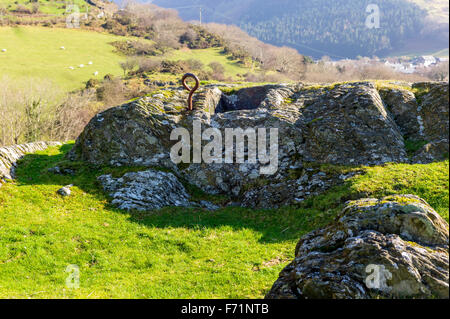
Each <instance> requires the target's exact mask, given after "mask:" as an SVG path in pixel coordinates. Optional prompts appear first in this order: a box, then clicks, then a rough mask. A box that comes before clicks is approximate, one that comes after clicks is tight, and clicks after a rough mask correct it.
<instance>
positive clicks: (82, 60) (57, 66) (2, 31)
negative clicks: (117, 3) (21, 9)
mask: <svg viewBox="0 0 450 319" xmlns="http://www.w3.org/2000/svg"><path fill="white" fill-rule="evenodd" d="M117 39H120V37H117V36H113V35H109V34H102V33H96V32H88V31H83V30H74V29H53V28H43V27H42V28H41V27H19V28H10V27H4V28H0V49H3V48H5V49H7V52H0V68H1V70H2V75H8V76H11V77H13V78H19V79H20V78H25V77H27V78H29V77H35V78H38V79H49V80H52V81H54V82H55V83H56V84H57V85H59V86H61V87H62V88H63V89H66V90H73V89H78V88H81V87H82V86H83V84H84V82H86V81H87V80H89V79H90V78H95V76H94V75H93V73H94V72H95V71H98V72H99V74H98V76H97V78H101V77H103V76H104V75H105V74H107V73H110V74H114V75H120V74H122V73H123V71H122V69H121V68H120V66H119V62H120V61H123V60H124V57H122V56H120V55H118V54H117V53H114V50H115V48H114V47H113V46H111V45H110V44H109V43H110V42H112V41H115V40H117ZM62 46H64V47H65V48H66V49H65V50H61V49H60V48H61V47H62ZM89 61H92V62H93V64H92V65H88V62H89ZM80 64H84V65H85V67H84V68H79V67H78V66H79V65H80ZM70 66H72V67H74V68H75V69H74V70H70V69H69V67H70Z"/></svg>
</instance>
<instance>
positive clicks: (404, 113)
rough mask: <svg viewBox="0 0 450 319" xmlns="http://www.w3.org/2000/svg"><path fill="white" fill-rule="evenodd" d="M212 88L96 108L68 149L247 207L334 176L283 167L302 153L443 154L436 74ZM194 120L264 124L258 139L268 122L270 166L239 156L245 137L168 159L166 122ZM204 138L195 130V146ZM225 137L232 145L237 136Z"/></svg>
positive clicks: (312, 189)
mask: <svg viewBox="0 0 450 319" xmlns="http://www.w3.org/2000/svg"><path fill="white" fill-rule="evenodd" d="M220 88H221V87H220V86H208V87H204V88H202V89H200V90H199V91H198V93H196V94H195V96H194V106H195V108H194V110H193V111H192V112H188V111H186V100H187V95H188V92H187V91H186V90H183V89H182V88H170V89H166V90H161V92H162V93H161V92H160V93H157V94H153V95H149V96H146V97H143V98H140V99H137V100H135V101H132V102H130V103H127V104H124V105H121V106H118V107H115V108H111V109H109V110H106V111H104V112H102V113H100V114H98V115H97V116H95V117H94V118H93V119H92V120H91V122H90V123H89V124H88V125H87V127H86V128H85V130H84V131H83V133H82V134H81V135H80V137H79V138H78V139H77V142H76V144H75V146H74V148H73V150H72V151H71V152H70V153H69V158H70V159H72V160H82V161H87V162H89V163H92V164H96V165H109V166H144V167H149V168H151V167H163V168H165V169H168V170H170V171H172V172H173V173H174V175H175V176H177V177H182V178H184V179H185V180H188V181H189V182H190V183H191V184H193V185H195V186H197V187H199V188H201V189H202V190H203V191H205V192H207V193H209V194H225V195H227V196H231V197H232V200H233V201H234V202H240V203H241V204H242V205H244V206H248V207H263V208H268V207H272V208H273V207H280V206H283V205H290V204H295V203H298V202H301V201H302V200H304V199H305V198H307V197H309V196H313V195H317V194H319V193H320V192H323V191H324V190H326V189H328V188H330V187H332V186H334V185H337V184H339V183H341V181H340V180H339V179H338V178H335V176H327V177H323V176H322V177H320V176H315V177H314V176H313V175H317V174H318V173H320V172H312V173H309V174H308V176H306V177H305V176H301V177H299V178H292V177H291V174H290V172H291V171H292V170H293V169H294V170H301V169H302V167H303V166H304V165H305V164H307V163H320V164H335V165H347V166H348V165H350V166H360V165H380V164H384V163H389V162H397V163H408V162H411V160H412V161H417V162H420V163H422V162H429V161H433V160H435V159H436V160H439V159H442V158H445V157H446V156H448V139H447V136H446V135H445V133H446V132H447V135H448V117H447V118H441V117H439V121H440V122H439V123H437V122H436V119H435V117H436V116H435V114H434V111H435V110H439V111H440V112H443V113H445V112H447V113H446V114H448V96H446V95H445V94H447V93H448V91H446V90H445V88H443V87H442V84H441V83H430V84H428V86H427V92H428V93H427V94H424V95H421V96H420V99H419V100H420V101H419V100H418V99H417V98H416V97H415V95H414V94H413V93H411V92H409V91H408V92H405V91H402V90H400V89H398V90H397V89H391V90H384V91H383V90H380V91H379V90H378V89H377V88H376V87H375V85H374V84H373V83H371V82H355V83H341V84H335V85H333V86H330V87H319V88H311V87H306V86H304V85H284V84H283V85H282V84H280V85H264V86H260V87H251V88H241V89H232V90H231V91H229V90H228V88H227V90H228V92H227V94H225V93H223V92H222V91H221V90H220ZM227 90H225V91H227ZM230 92H231V93H230ZM446 92H447V93H446ZM380 93H381V95H380ZM441 95H442V96H441ZM436 103H437V104H436ZM436 105H437V106H436ZM419 119H420V120H419ZM194 122H198V123H200V125H201V129H202V132H204V131H205V130H207V129H214V130H217V131H219V132H220V134H221V135H222V136H225V135H226V130H227V129H228V130H236V129H242V130H246V129H257V128H265V129H267V141H269V133H268V132H269V130H270V129H276V130H277V132H278V141H277V142H278V143H276V144H274V143H272V146H274V147H276V148H277V151H278V154H277V163H276V164H277V170H276V172H275V173H274V174H271V175H270V176H268V175H264V174H262V173H261V169H262V168H263V167H264V166H265V164H264V165H263V164H261V162H260V157H259V154H258V156H257V160H256V163H252V162H250V161H249V160H248V154H249V153H248V145H247V147H246V148H245V156H246V158H245V160H244V162H243V163H236V162H233V163H225V162H224V160H222V161H219V162H213V163H205V162H201V163H194V162H193V161H192V150H193V143H192V142H191V143H190V145H189V150H190V153H191V154H190V159H191V161H190V162H189V163H181V164H175V163H174V162H172V160H171V157H170V151H171V148H172V146H174V145H175V144H176V143H177V142H178V141H177V140H171V139H170V135H171V132H172V131H173V130H174V129H176V128H184V129H186V130H187V131H188V132H189V134H190V137H191V138H192V137H193V135H194V134H193V126H194ZM422 126H423V127H422ZM247 138H248V136H247ZM405 138H409V139H418V138H423V139H425V140H427V141H429V142H430V143H431V144H430V145H428V146H427V147H424V148H423V149H421V150H419V151H418V152H417V153H416V154H413V156H411V157H410V156H408V154H407V152H406V148H405ZM267 141H266V145H267ZM207 143H209V141H208V140H204V139H202V141H201V144H202V147H204V146H205V145H206V144H207ZM222 143H224V141H222ZM233 143H234V145H233V147H234V149H236V147H237V143H238V142H237V141H234V142H233ZM222 145H223V144H222ZM446 150H447V152H446ZM225 151H226V150H225V148H224V150H223V151H222V159H224V157H225ZM300 178H303V179H300ZM305 178H306V181H305V180H304V179H305Z"/></svg>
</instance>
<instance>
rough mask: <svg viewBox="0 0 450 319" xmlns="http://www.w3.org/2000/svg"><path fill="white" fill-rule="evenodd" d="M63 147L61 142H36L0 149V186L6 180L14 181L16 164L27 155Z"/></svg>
mask: <svg viewBox="0 0 450 319" xmlns="http://www.w3.org/2000/svg"><path fill="white" fill-rule="evenodd" d="M55 145H61V143H59V142H36V143H28V144H21V145H14V146H5V147H0V186H1V183H2V182H3V181H5V180H6V179H13V177H14V169H15V167H16V162H17V161H18V160H19V159H21V158H22V157H23V156H24V155H25V154H28V153H34V152H37V151H42V150H45V149H46V148H48V147H49V146H55Z"/></svg>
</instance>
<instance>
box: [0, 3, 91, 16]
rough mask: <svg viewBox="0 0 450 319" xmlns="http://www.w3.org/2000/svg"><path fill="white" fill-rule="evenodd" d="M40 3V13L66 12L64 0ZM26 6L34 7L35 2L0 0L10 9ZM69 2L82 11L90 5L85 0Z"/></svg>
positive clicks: (59, 13) (2, 5)
mask: <svg viewBox="0 0 450 319" xmlns="http://www.w3.org/2000/svg"><path fill="white" fill-rule="evenodd" d="M37 2H38V3H39V13H43V14H52V15H61V14H65V13H66V8H65V3H66V2H64V1H62V0H61V1H56V0H38V1H37ZM19 4H20V5H22V6H25V7H27V8H29V9H31V8H32V5H33V3H30V1H29V0H0V7H3V8H5V9H7V10H8V11H13V10H16V8H17V5H19ZM67 4H74V5H77V6H78V8H79V10H80V12H86V8H88V7H90V5H88V4H87V3H86V1H85V0H70V1H67Z"/></svg>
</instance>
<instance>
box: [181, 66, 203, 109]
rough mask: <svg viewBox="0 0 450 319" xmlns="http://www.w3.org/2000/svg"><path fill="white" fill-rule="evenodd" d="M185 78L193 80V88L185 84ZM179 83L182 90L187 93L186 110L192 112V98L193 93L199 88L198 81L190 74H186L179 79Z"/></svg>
mask: <svg viewBox="0 0 450 319" xmlns="http://www.w3.org/2000/svg"><path fill="white" fill-rule="evenodd" d="M187 78H193V79H194V80H195V86H194V87H193V88H192V89H191V88H190V87H189V86H188V85H187V84H186V80H187ZM181 83H182V84H183V86H184V88H185V89H186V90H188V91H189V98H188V110H189V111H192V108H193V107H192V96H193V95H194V92H195V91H197V89H198V87H199V86H200V80H199V79H198V77H197V76H196V75H195V74H192V73H186V74H185V75H184V76H183V78H182V79H181Z"/></svg>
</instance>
